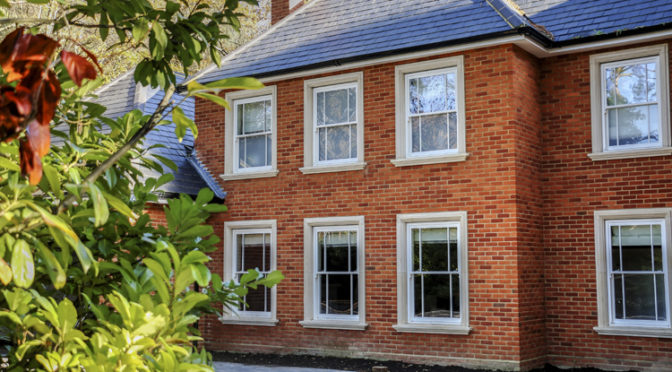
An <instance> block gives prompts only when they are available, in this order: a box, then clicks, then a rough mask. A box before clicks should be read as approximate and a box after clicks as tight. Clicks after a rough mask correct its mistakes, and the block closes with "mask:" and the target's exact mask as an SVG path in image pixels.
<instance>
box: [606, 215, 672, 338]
mask: <svg viewBox="0 0 672 372" xmlns="http://www.w3.org/2000/svg"><path fill="white" fill-rule="evenodd" d="M671 221H672V208H647V209H621V210H598V211H595V212H594V223H595V227H594V228H595V266H596V283H597V287H596V289H597V323H598V324H597V326H595V327H594V328H593V329H594V330H595V331H596V332H597V333H598V334H602V335H620V336H641V337H664V338H672V320H671V318H672V316H671V314H670V312H671V311H672V306H671V305H672V298H671V295H670V291H671V288H672V287H671V284H672V282H671V275H670V272H669V270H670V268H671V267H672V266H671V265H670V264H671V261H670V260H671V259H672V257H670V256H671V255H670V252H669V250H670V249H672V248H671V247H672V246H671V245H670V244H671V237H670V231H671V229H672V224H671ZM655 223H660V224H661V225H662V228H661V239H662V240H663V241H662V242H661V243H662V245H663V247H662V249H663V252H662V254H663V271H664V275H665V276H664V278H665V279H664V280H665V285H666V292H665V297H666V298H665V304H666V311H667V314H666V315H667V319H666V320H665V321H647V320H625V319H615V312H614V308H613V300H614V298H613V297H612V296H613V288H612V285H613V283H612V280H611V279H610V273H611V271H612V269H611V264H610V262H611V252H610V250H609V249H608V245H607V244H608V243H609V242H610V239H611V236H610V234H609V233H608V231H609V230H608V229H609V228H610V227H611V226H613V225H628V224H630V225H632V224H655Z"/></svg>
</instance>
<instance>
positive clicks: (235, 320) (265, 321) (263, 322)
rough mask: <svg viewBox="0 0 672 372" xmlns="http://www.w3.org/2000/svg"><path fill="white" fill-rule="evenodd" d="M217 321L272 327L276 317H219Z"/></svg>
mask: <svg viewBox="0 0 672 372" xmlns="http://www.w3.org/2000/svg"><path fill="white" fill-rule="evenodd" d="M219 321H220V322H222V323H223V324H235V325H253V326H265V327H273V326H275V325H276V324H278V320H277V319H271V318H259V319H254V318H219Z"/></svg>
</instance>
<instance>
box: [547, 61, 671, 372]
mask: <svg viewBox="0 0 672 372" xmlns="http://www.w3.org/2000/svg"><path fill="white" fill-rule="evenodd" d="M605 51H606V50H605ZM600 52H602V51H600ZM589 56H590V53H582V54H572V55H567V56H560V57H555V58H549V59H546V60H543V63H542V71H541V96H540V101H541V109H542V126H543V139H544V149H543V152H544V156H543V171H542V179H543V195H544V208H543V211H544V247H545V270H544V275H545V279H546V329H547V331H546V332H547V343H548V346H547V347H548V352H549V362H551V363H553V364H557V365H562V366H585V365H590V366H598V367H603V368H637V369H641V368H650V369H653V370H658V371H660V370H671V369H672V340H670V339H656V338H643V337H628V336H605V335H598V334H597V333H595V332H594V331H593V327H594V326H596V325H597V304H596V282H595V281H596V278H595V275H596V274H595V243H594V222H593V212H594V211H595V210H598V209H621V208H650V207H668V208H669V207H672V189H671V187H670V174H671V172H672V157H670V156H665V157H652V158H639V159H623V160H609V161H592V160H590V159H589V158H588V156H587V154H588V153H590V152H591V151H592V147H591V125H590V122H591V118H590V77H589Z"/></svg>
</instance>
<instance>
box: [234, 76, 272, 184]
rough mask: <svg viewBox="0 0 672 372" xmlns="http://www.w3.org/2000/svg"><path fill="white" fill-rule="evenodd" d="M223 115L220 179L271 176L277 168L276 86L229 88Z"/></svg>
mask: <svg viewBox="0 0 672 372" xmlns="http://www.w3.org/2000/svg"><path fill="white" fill-rule="evenodd" d="M226 99H227V101H228V103H229V106H230V107H231V110H227V111H226V117H225V141H226V146H225V156H224V171H225V174H223V175H222V178H223V179H224V180H235V179H245V178H260V177H272V176H275V175H276V174H277V173H278V172H277V159H276V154H277V124H276V121H277V108H276V101H277V100H276V88H275V86H271V87H266V88H263V89H260V90H254V91H238V92H231V93H228V94H227V95H226Z"/></svg>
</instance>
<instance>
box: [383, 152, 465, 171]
mask: <svg viewBox="0 0 672 372" xmlns="http://www.w3.org/2000/svg"><path fill="white" fill-rule="evenodd" d="M468 156H469V154H468V153H466V152H463V153H458V154H450V155H441V156H427V157H417V158H405V159H394V160H391V162H392V164H394V165H395V166H397V167H407V166H411V165H424V164H439V163H455V162H458V161H465V160H467V157H468Z"/></svg>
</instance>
